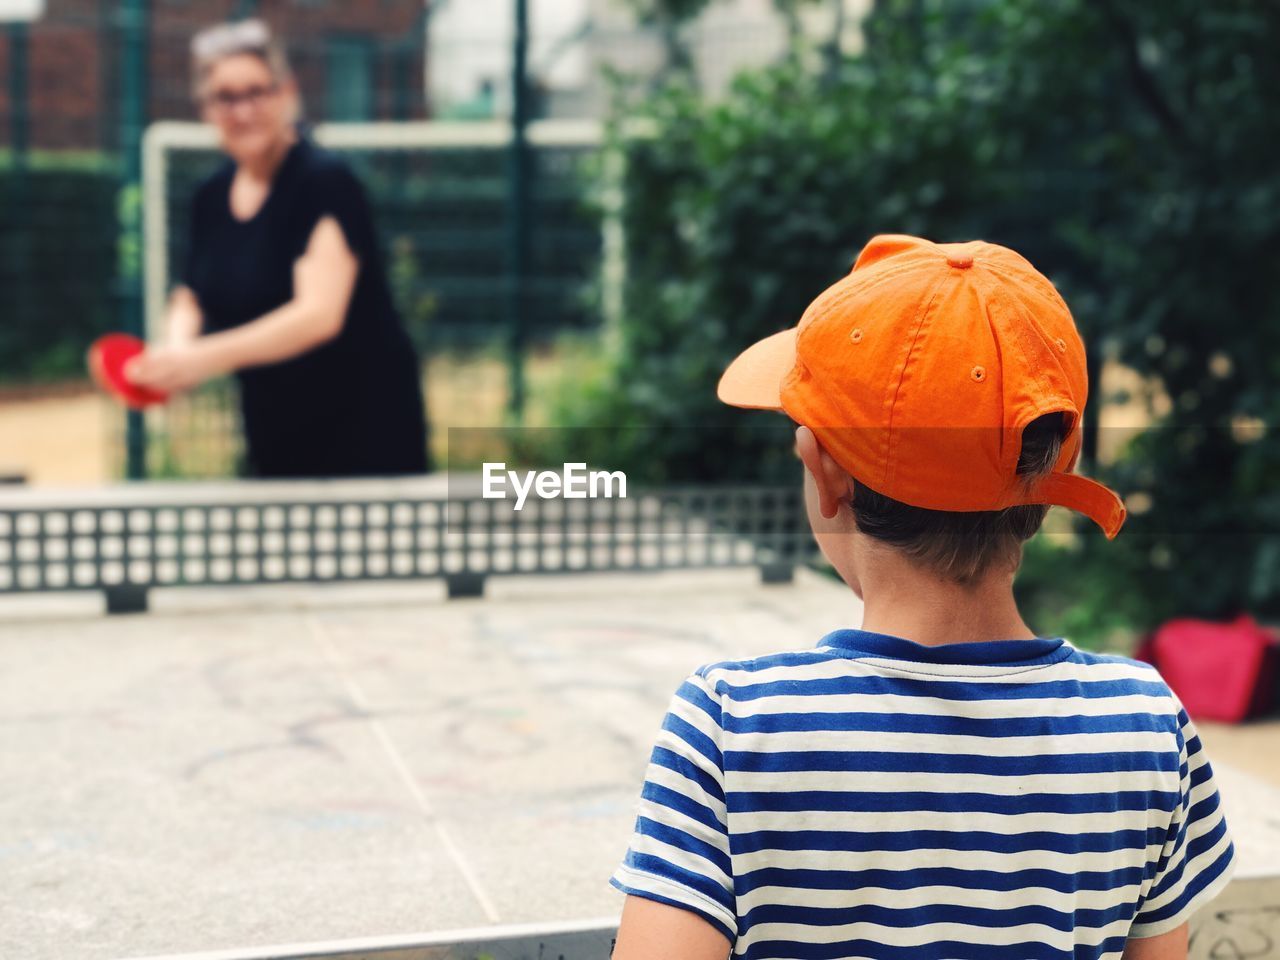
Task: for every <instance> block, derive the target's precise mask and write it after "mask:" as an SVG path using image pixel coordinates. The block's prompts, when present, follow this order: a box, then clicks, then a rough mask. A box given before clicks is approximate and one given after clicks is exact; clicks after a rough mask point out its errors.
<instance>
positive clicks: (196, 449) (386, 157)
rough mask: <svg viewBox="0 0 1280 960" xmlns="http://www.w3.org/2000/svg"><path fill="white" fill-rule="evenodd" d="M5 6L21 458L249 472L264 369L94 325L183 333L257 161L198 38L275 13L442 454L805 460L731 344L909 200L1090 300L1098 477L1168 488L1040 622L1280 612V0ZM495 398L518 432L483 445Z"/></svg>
mask: <svg viewBox="0 0 1280 960" xmlns="http://www.w3.org/2000/svg"><path fill="white" fill-rule="evenodd" d="M521 8H523V16H524V17H525V18H526V21H525V28H524V29H523V30H519V29H517V26H516V25H517V20H518V16H517V15H516V14H515V13H513V10H519V9H521ZM0 11H2V13H0V15H2V16H3V17H4V18H5V20H6V22H5V24H4V25H3V29H0V77H2V78H3V83H0V217H3V221H2V227H0V231H2V232H0V289H2V290H3V300H2V302H3V307H0V310H2V311H3V320H2V321H0V470H2V471H3V473H4V474H5V475H6V477H7V478H8V479H10V480H12V481H15V482H19V481H20V482H24V483H26V484H29V485H33V486H80V485H97V484H103V483H107V482H111V481H115V480H119V479H123V478H126V477H128V478H142V477H148V478H192V479H198V478H221V477H230V476H234V475H236V473H237V471H238V469H239V468H240V462H239V457H240V449H239V443H240V440H239V431H238V427H237V424H236V422H235V421H236V412H235V411H236V404H235V402H234V396H233V394H232V390H233V386H232V385H231V384H229V383H219V384H213V385H209V386H207V387H205V388H203V389H201V390H200V391H198V392H197V393H195V394H193V395H191V396H189V397H185V398H183V399H182V400H181V401H180V402H177V403H174V404H172V405H170V406H169V407H168V408H165V409H164V410H163V411H157V412H149V413H148V414H147V416H146V417H145V418H143V417H141V416H136V415H135V416H134V417H133V418H132V420H129V419H128V418H126V417H125V416H124V415H123V414H122V413H121V412H120V411H119V408H118V407H116V406H114V405H112V404H111V403H109V402H108V401H106V400H104V399H102V398H101V397H99V396H98V395H97V394H95V393H94V392H93V390H92V388H91V387H90V385H89V384H88V382H87V380H86V377H85V373H84V351H85V347H86V345H87V344H88V343H89V342H90V341H91V339H92V338H93V337H94V336H96V335H98V334H100V333H102V332H105V331H108V330H113V329H126V330H129V329H132V330H138V331H148V332H150V333H151V334H152V335H156V334H157V330H156V328H155V325H156V323H157V322H158V317H159V316H160V313H161V310H160V305H161V304H162V303H163V299H164V296H165V295H166V293H167V291H168V289H169V285H170V282H171V271H172V265H173V264H175V263H180V262H181V260H182V257H183V254H184V250H183V245H184V243H185V226H186V218H187V208H188V203H189V198H190V192H191V190H192V187H193V185H194V184H195V183H196V182H197V181H198V180H199V179H200V178H201V177H203V176H204V175H206V174H207V173H208V172H209V171H210V170H211V169H212V167H213V165H214V164H215V163H217V162H218V154H217V152H216V150H215V149H214V147H213V141H212V138H211V136H210V135H208V134H207V133H206V132H204V131H203V129H202V128H200V127H198V126H195V125H194V119H195V108H194V107H193V105H192V100H191V95H190V79H189V64H188V44H189V41H190V37H191V35H192V33H193V32H194V31H195V30H197V29H198V28H200V27H201V26H205V25H207V24H210V23H213V22H217V21H219V20H224V19H233V18H238V17H244V16H261V17H263V18H264V19H266V20H267V21H268V22H269V23H270V24H271V25H272V26H273V27H274V28H275V29H276V30H277V32H278V33H279V35H280V36H281V37H282V38H283V39H284V40H285V42H286V45H287V48H288V52H289V55H290V58H291V60H292V62H293V65H294V68H295V70H296V72H297V75H298V79H299V82H300V85H301V88H302V96H303V102H304V108H305V113H306V118H307V120H308V121H309V122H310V123H312V124H315V125H316V131H317V138H318V139H320V140H321V142H323V143H327V144H328V145H330V146H331V147H332V148H334V149H339V150H341V151H342V152H343V153H344V155H346V156H348V157H349V158H350V159H351V161H352V163H353V164H355V165H356V167H357V170H358V171H359V173H360V175H361V177H362V179H363V182H364V184H365V186H366V189H367V190H368V191H369V193H370V195H371V197H372V199H373V202H374V205H375V208H376V219H377V223H378V224H379V226H380V229H381V230H382V233H383V236H382V242H383V245H384V248H385V250H386V252H387V257H388V262H389V265H390V272H391V275H392V279H393V284H394V286H395V293H396V297H397V299H398V306H399V308H400V310H401V312H402V314H403V316H404V318H405V320H406V323H407V324H408V326H409V328H410V330H411V332H412V336H413V338H414V340H415V342H416V344H417V345H418V348H419V349H420V351H421V353H422V357H423V365H422V372H423V382H424V384H425V386H426V397H427V408H428V417H429V421H430V423H431V427H432V441H431V442H432V452H433V454H434V456H435V460H436V462H437V464H441V465H443V464H445V463H446V462H447V463H448V465H449V466H450V467H459V466H467V465H469V461H475V460H478V459H479V458H480V457H482V456H489V455H491V454H495V453H496V454H503V455H511V456H514V455H517V454H519V455H521V456H526V457H528V458H531V459H545V460H546V461H548V462H557V460H558V458H560V456H561V454H562V453H563V452H565V450H566V449H567V448H568V447H572V448H573V450H574V451H576V455H575V456H574V457H573V458H572V459H584V458H585V459H587V460H588V461H595V462H602V463H607V464H608V466H609V467H610V468H611V469H624V470H626V471H628V473H629V475H631V476H632V477H634V478H635V479H637V480H639V481H642V482H646V481H647V482H655V483H660V482H664V481H669V480H674V479H678V480H682V481H683V480H698V481H713V480H723V479H736V480H771V479H778V478H790V477H791V476H792V473H793V472H794V467H793V461H791V459H790V454H789V451H788V450H787V449H786V446H785V444H783V445H781V446H780V445H779V443H778V437H779V436H780V429H781V428H782V424H780V423H779V422H777V421H778V418H770V417H768V415H761V416H760V417H752V416H743V415H741V414H740V413H737V412H733V411H729V410H725V409H721V408H720V407H719V406H718V405H717V404H716V402H715V400H714V396H713V390H712V386H713V384H714V382H715V379H716V377H717V375H718V372H719V370H720V369H721V368H722V366H723V364H724V363H725V362H726V361H727V359H729V358H730V357H731V356H732V355H734V353H735V352H736V351H737V350H738V349H739V348H740V347H741V346H742V345H744V344H746V343H748V342H750V341H751V340H753V339H754V338H756V337H759V336H762V335H764V334H767V333H769V332H772V331H774V330H777V329H780V328H782V327H784V326H788V325H790V324H792V323H793V322H794V321H795V319H796V318H797V317H798V316H799V314H800V312H801V311H802V309H803V307H804V306H805V305H806V304H807V303H808V301H809V300H810V299H811V298H812V297H813V296H814V295H815V294H816V293H817V292H818V291H819V290H821V289H822V288H823V287H825V286H826V285H827V284H828V283H830V282H831V281H832V280H834V279H835V278H836V277H838V276H839V275H841V274H842V273H843V272H845V271H846V270H847V269H848V267H849V265H850V264H851V262H852V260H853V258H854V257H855V256H856V254H857V252H858V250H859V249H860V247H861V245H862V244H863V243H864V242H865V241H866V240H867V238H869V237H870V236H871V235H873V234H875V233H878V232H907V233H916V234H921V235H925V236H928V237H930V238H934V239H938V240H959V239H969V238H974V237H981V238H984V239H987V240H991V241H995V242H999V243H1003V244H1007V245H1010V246H1012V247H1014V248H1015V249H1017V250H1019V251H1021V252H1023V253H1024V254H1025V255H1026V256H1027V257H1028V258H1029V259H1030V260H1031V261H1032V262H1033V263H1035V264H1036V265H1037V266H1038V267H1039V268H1040V269H1041V270H1043V271H1044V272H1045V273H1046V274H1047V275H1048V276H1049V277H1050V278H1051V279H1052V280H1053V281H1054V283H1055V284H1057V285H1058V287H1059V288H1060V290H1061V291H1062V292H1063V294H1064V296H1065V297H1066V299H1067V301H1068V303H1069V304H1070V305H1071V306H1072V308H1073V311H1074V313H1075V316H1076V319H1077V322H1078V324H1079V326H1080V329H1081V331H1082V333H1083V335H1084V337H1085V340H1086V343H1087V345H1088V348H1089V352H1090V357H1091V362H1092V365H1093V370H1092V371H1091V373H1092V377H1091V383H1092V396H1091V403H1090V407H1091V409H1090V421H1089V423H1088V426H1087V433H1086V450H1085V459H1084V462H1083V464H1082V468H1083V470H1084V471H1086V472H1093V473H1095V474H1097V475H1099V476H1100V477H1102V478H1103V479H1105V480H1106V481H1108V482H1109V483H1111V484H1113V485H1115V486H1116V487H1117V488H1118V489H1119V490H1120V491H1121V492H1122V494H1123V495H1124V496H1125V497H1126V500H1127V502H1128V505H1129V508H1130V512H1131V519H1130V521H1129V525H1128V527H1126V529H1125V532H1124V534H1123V535H1122V536H1121V538H1120V539H1119V540H1118V541H1116V542H1115V543H1105V542H1104V541H1102V539H1101V538H1100V537H1096V536H1093V535H1092V534H1091V533H1088V532H1083V533H1082V532H1080V531H1076V530H1075V528H1073V526H1072V523H1073V521H1072V520H1071V519H1070V518H1069V517H1066V516H1057V514H1058V513H1059V512H1057V511H1055V515H1054V517H1053V522H1052V523H1051V525H1050V527H1051V529H1050V534H1049V535H1046V536H1042V537H1040V538H1038V540H1037V541H1035V542H1034V543H1033V544H1032V547H1031V549H1030V550H1029V555H1028V560H1027V567H1026V571H1025V573H1024V576H1023V578H1022V583H1021V585H1020V589H1021V590H1022V591H1023V594H1024V598H1025V600H1026V602H1027V603H1029V604H1031V605H1032V606H1033V607H1034V610H1035V611H1036V613H1035V614H1034V615H1037V616H1040V617H1041V618H1042V621H1043V620H1045V619H1048V620H1051V622H1052V623H1053V624H1054V629H1056V630H1061V631H1063V632H1068V633H1070V634H1072V635H1073V636H1078V637H1080V638H1081V639H1082V640H1084V641H1087V642H1096V643H1112V644H1116V645H1118V646H1120V647H1122V648H1123V647H1126V646H1127V647H1129V648H1132V646H1133V645H1134V644H1135V643H1136V642H1137V641H1138V640H1139V639H1140V638H1141V637H1142V636H1143V635H1144V633H1145V632H1146V631H1148V630H1149V629H1150V628H1151V627H1152V626H1153V625H1155V624H1158V623H1160V622H1162V621H1163V620H1165V619H1167V618H1168V617H1171V616H1174V615H1197V616H1204V617H1213V618H1224V617H1230V616H1234V615H1236V614H1239V613H1243V612H1248V613H1251V614H1253V615H1255V616H1257V617H1260V618H1264V619H1266V618H1270V619H1272V620H1274V619H1276V618H1277V617H1280V536H1277V530H1278V524H1280V482H1278V481H1280V438H1277V436H1276V434H1275V431H1274V429H1273V428H1271V427H1270V426H1269V425H1270V424H1272V423H1274V421H1275V418H1276V413H1277V406H1278V405H1280V394H1278V393H1277V391H1276V389H1275V384H1276V383H1277V382H1280V304H1278V302H1277V299H1278V297H1280V294H1278V293H1277V288H1276V285H1275V283H1274V280H1273V278H1274V275H1275V273H1276V268H1277V256H1280V254H1278V253H1277V251H1280V242H1278V241H1280V220H1278V219H1277V216H1276V213H1275V211H1276V209H1277V206H1278V204H1280V172H1278V171H1277V168H1276V166H1275V164H1274V162H1273V159H1272V158H1273V154H1274V145H1275V143H1277V142H1278V139H1277V135H1278V134H1280V129H1278V128H1280V113H1277V111H1276V110H1275V109H1274V103H1275V101H1276V99H1277V95H1278V94H1280V63H1278V62H1277V58H1276V57H1275V56H1274V51H1275V48H1276V43H1277V41H1278V40H1280V9H1278V8H1277V7H1276V6H1275V5H1274V4H1271V3H1263V2H1257V0H1253V2H1250V0H1230V2H1222V3H1215V4H1213V5H1211V6H1206V5H1204V4H1201V3H1196V2H1192V0H1169V2H1166V3H1161V4H1149V3H1141V2H1135V0H1054V2H1048V3H1046V2H1032V0H949V2H946V3H942V2H930V0H875V2H873V0H556V2H554V3H552V2H539V0H529V2H528V3H524V4H521V3H514V4H513V2H511V0H466V2H462V0H434V2H429V3H426V4H421V3H415V2H377V3H339V2H329V0H305V2H303V0H288V2H285V0H260V2H254V0H236V2H229V0H182V2H148V0H113V2H106V0H43V2H40V0H6V2H4V3H3V4H0ZM517 51H523V52H522V53H521V54H520V55H519V56H517ZM521 83H522V85H521ZM516 89H520V90H522V91H523V95H522V97H521V98H519V99H520V101H521V102H520V103H519V104H518V107H519V109H515V108H516V107H517V104H516V103H515V100H516V98H515V97H513V93H512V91H513V90H516ZM513 119H514V120H515V121H516V122H515V123H514V124H513V122H512V121H513ZM694 424H696V425H697V426H698V428H699V429H698V430H690V429H687V428H688V427H689V426H690V425H694ZM462 427H470V428H477V429H479V430H481V431H487V433H486V435H485V440H484V442H481V443H479V444H478V445H472V446H471V447H470V448H469V449H468V451H462V450H454V451H452V456H450V453H451V451H450V450H449V449H448V431H449V430H450V429H453V428H462ZM513 427H518V428H520V430H519V431H515V432H513V430H512V428H513ZM532 428H545V429H532ZM565 428H575V429H574V430H572V431H569V430H567V429H565ZM708 429H710V430H714V431H715V434H714V436H715V437H717V438H718V441H722V442H717V443H715V444H708V443H707V442H706V440H707V436H708V435H707V434H706V433H705V432H703V431H705V430H708ZM1064 559H1065V560H1069V561H1070V562H1064Z"/></svg>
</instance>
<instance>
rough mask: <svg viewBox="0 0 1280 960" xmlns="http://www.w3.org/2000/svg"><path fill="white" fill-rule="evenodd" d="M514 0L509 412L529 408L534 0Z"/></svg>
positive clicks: (516, 416) (516, 415)
mask: <svg viewBox="0 0 1280 960" xmlns="http://www.w3.org/2000/svg"><path fill="white" fill-rule="evenodd" d="M514 2H515V31H514V35H515V41H514V44H513V46H512V50H511V155H510V161H509V167H510V169H509V174H508V176H509V195H508V206H507V337H508V363H509V364H510V382H511V395H510V398H509V399H510V411H511V414H512V417H513V419H515V420H516V421H517V422H518V421H519V419H520V417H521V416H522V415H523V413H524V394H525V383H524V342H525V325H526V323H527V320H528V317H527V316H526V314H527V312H528V305H529V304H528V296H527V294H528V290H527V286H528V284H527V277H526V274H527V272H528V268H529V227H530V224H529V140H528V130H527V127H528V124H529V83H528V77H527V76H526V75H525V74H526V60H527V57H528V49H529V2H528V0H514Z"/></svg>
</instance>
